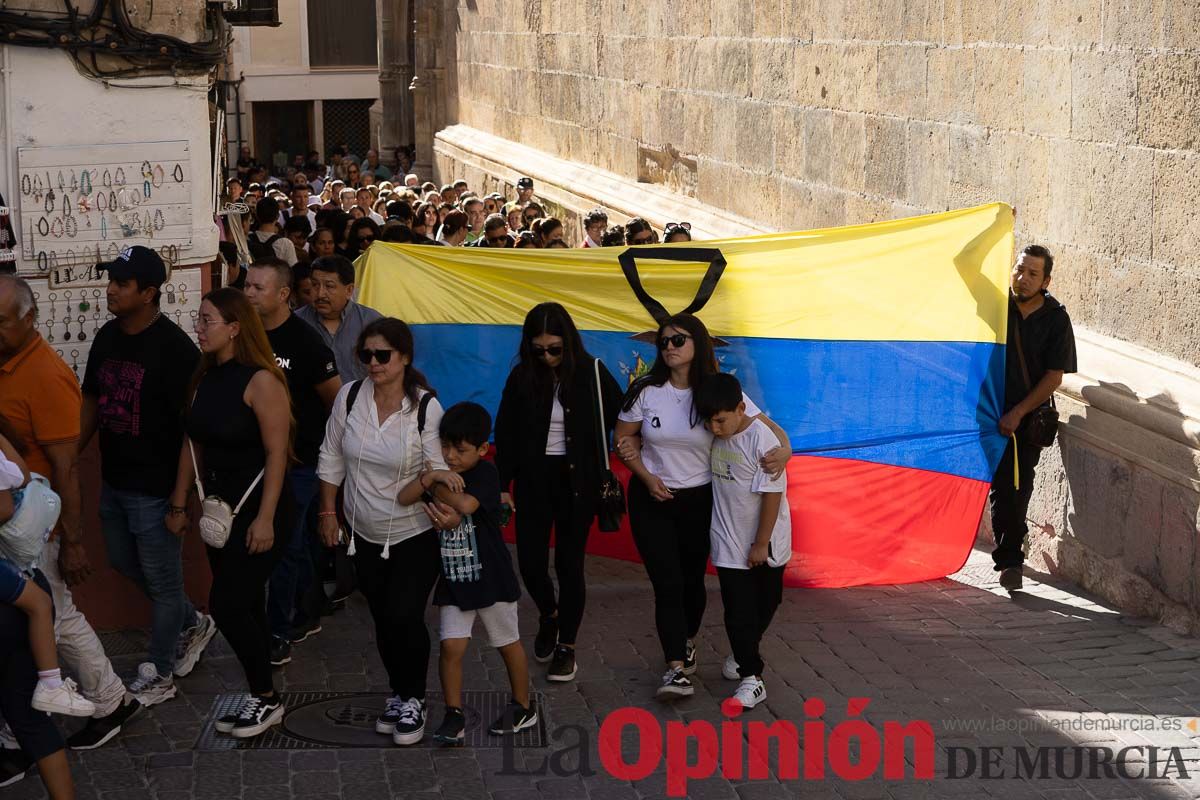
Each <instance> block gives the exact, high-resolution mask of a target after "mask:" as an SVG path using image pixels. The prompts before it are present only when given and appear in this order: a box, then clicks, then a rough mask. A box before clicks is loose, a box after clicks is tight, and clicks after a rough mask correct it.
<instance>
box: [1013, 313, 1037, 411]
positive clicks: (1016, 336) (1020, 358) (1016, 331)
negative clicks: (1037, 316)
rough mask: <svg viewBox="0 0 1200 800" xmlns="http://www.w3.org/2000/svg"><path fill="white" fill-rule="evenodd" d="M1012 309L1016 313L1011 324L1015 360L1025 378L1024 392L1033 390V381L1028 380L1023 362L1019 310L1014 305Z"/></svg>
mask: <svg viewBox="0 0 1200 800" xmlns="http://www.w3.org/2000/svg"><path fill="white" fill-rule="evenodd" d="M1015 305H1016V304H1014V307H1013V309H1012V310H1013V311H1014V312H1016V314H1017V319H1016V324H1015V325H1014V326H1013V338H1014V339H1016V342H1017V360H1018V361H1020V362H1021V376H1022V377H1023V378H1025V393H1026V394H1028V393H1029V392H1032V391H1033V382H1032V381H1030V380H1029V367H1028V366H1027V365H1026V364H1025V348H1023V347H1021V311H1020V309H1018V308H1016V307H1015Z"/></svg>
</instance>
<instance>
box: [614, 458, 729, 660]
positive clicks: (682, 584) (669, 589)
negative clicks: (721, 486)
mask: <svg viewBox="0 0 1200 800" xmlns="http://www.w3.org/2000/svg"><path fill="white" fill-rule="evenodd" d="M711 525H712V485H711V484H705V485H704V486H697V487H694V488H691V489H678V490H676V492H675V499H673V500H667V501H665V502H660V501H658V500H655V499H654V498H652V497H651V496H650V492H649V490H647V489H646V486H645V484H643V483H642V482H641V481H640V480H639V479H637V478H633V479H632V480H630V481H629V526H630V528H631V529H632V531H633V542H634V544H635V545H637V549H638V555H639V556H641V558H642V564H643V565H645V567H646V575H647V576H649V578H650V585H651V586H652V587H653V588H654V624H655V627H656V628H658V641H659V643H660V644H662V649H663V656H664V657H665V658H666V660H667V661H682V660H683V657H684V655H685V652H686V650H687V640H688V639H690V638H693V637H694V636H695V635H696V634H697V633H699V631H700V621H701V620H702V619H703V618H704V606H705V605H706V604H707V602H708V594H707V591H706V590H705V588H704V572H705V570H706V569H707V568H708V553H709V548H710V544H709V539H708V531H709V527H710V526H711Z"/></svg>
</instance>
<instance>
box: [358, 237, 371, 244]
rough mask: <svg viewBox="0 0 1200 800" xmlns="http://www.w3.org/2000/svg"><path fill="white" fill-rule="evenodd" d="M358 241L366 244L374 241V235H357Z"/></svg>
mask: <svg viewBox="0 0 1200 800" xmlns="http://www.w3.org/2000/svg"><path fill="white" fill-rule="evenodd" d="M358 241H360V242H366V243H367V244H370V243H371V242H373V241H375V237H374V236H360V237H358Z"/></svg>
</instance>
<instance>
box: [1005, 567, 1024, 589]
mask: <svg viewBox="0 0 1200 800" xmlns="http://www.w3.org/2000/svg"><path fill="white" fill-rule="evenodd" d="M1022 572H1023V569H1022V568H1021V567H1006V568H1005V569H1002V570H1000V586H1002V587H1003V588H1005V589H1007V590H1008V591H1010V592H1015V591H1016V590H1017V589H1020V588H1021V587H1022V585H1023V584H1024V581H1022V580H1021V573H1022Z"/></svg>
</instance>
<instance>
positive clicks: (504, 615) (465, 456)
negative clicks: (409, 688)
mask: <svg viewBox="0 0 1200 800" xmlns="http://www.w3.org/2000/svg"><path fill="white" fill-rule="evenodd" d="M491 432H492V418H491V416H490V415H489V414H488V412H487V410H486V409H484V408H483V406H480V405H478V404H477V403H458V404H456V405H453V406H451V407H450V408H448V409H447V410H446V413H445V415H443V417H442V422H441V426H440V428H439V431H438V433H439V435H440V436H441V439H442V457H443V458H444V459H445V460H446V465H447V466H449V467H450V469H449V470H435V471H431V472H425V473H422V475H421V485H422V486H423V487H425V488H426V492H425V495H423V498H422V499H424V500H425V509H426V511H427V512H428V513H429V517H430V519H432V520H433V523H434V527H436V528H437V529H438V539H439V543H440V548H441V555H442V575H441V577H440V578H439V580H438V583H437V588H435V589H434V591H433V604H434V605H436V606H440V607H441V639H442V646H441V663H440V672H441V677H442V691H443V692H444V693H445V696H446V718H445V719H444V720H443V721H442V724H441V726H440V727H439V728H438V729H437V731H436V732H435V733H434V735H433V738H434V740H435V741H438V742H441V743H443V744H450V745H461V744H462V743H463V740H464V738H465V737H464V732H465V728H466V719H465V717H464V716H463V711H462V660H463V655H464V654H465V653H466V652H467V645H468V644H469V643H470V641H471V628H472V627H473V626H474V624H475V617H476V616H478V617H480V618H482V620H483V625H484V627H485V628H486V629H487V632H488V638H489V639H490V640H491V643H492V646H493V647H495V648H496V649H497V650H499V651H500V656H501V658H503V659H504V666H505V668H506V669H507V670H508V679H509V683H510V684H511V686H512V695H513V702H512V704H511V705H510V706H509V707H508V709H506V710H505V712H504V714H503V715H502V716H501V717H500V718H499V719H497V720H496V721H495V722H493V723H492V725H491V727H490V728H488V731H489V732H490V733H491V734H492V735H493V736H500V735H503V734H506V733H517V732H518V731H521V730H524V729H525V728H529V727H532V726H533V725H535V724H537V712H536V711H534V709H533V708H532V707H531V705H530V701H529V667H528V664H527V662H526V660H525V651H524V649H523V648H522V647H521V640H520V635H519V634H518V632H517V599H518V598H519V597H520V596H521V590H520V587H519V586H518V585H517V576H516V574H515V573H514V572H513V567H512V558H511V557H510V555H509V552H508V547H507V546H506V545H505V544H504V539H503V538H502V537H501V535H500V520H499V511H500V475H499V473H498V472H497V471H496V467H495V466H494V465H493V464H492V463H491V462H488V461H483V460H481V459H482V458H483V457H484V456H485V455H487V451H488V437H489V436H490V435H491ZM431 493H432V494H431Z"/></svg>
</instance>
